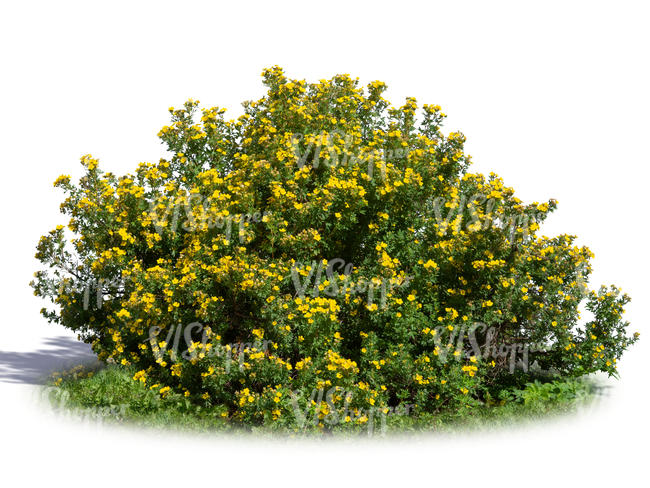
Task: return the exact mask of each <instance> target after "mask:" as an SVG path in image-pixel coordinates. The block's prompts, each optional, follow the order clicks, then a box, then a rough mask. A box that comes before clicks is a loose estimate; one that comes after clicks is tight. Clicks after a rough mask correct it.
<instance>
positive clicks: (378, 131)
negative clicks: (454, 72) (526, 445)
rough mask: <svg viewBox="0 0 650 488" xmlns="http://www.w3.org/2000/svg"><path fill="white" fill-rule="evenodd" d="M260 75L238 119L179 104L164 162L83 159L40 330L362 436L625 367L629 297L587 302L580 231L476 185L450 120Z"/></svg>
mask: <svg viewBox="0 0 650 488" xmlns="http://www.w3.org/2000/svg"><path fill="white" fill-rule="evenodd" d="M263 79H264V84H265V85H266V86H267V87H268V92H267V94H266V95H265V96H264V97H263V98H262V99H260V100H258V101H254V102H246V103H244V104H243V106H244V114H243V115H242V116H240V117H238V118H237V119H236V120H227V119H225V118H224V112H225V110H224V109H220V108H218V107H213V108H206V109H201V110H200V111H199V105H198V102H196V101H192V100H190V101H188V102H187V103H185V105H184V106H183V108H180V109H174V108H170V109H169V110H170V113H171V119H172V121H171V124H170V125H169V126H165V127H163V128H162V130H161V131H160V134H159V136H160V138H161V139H162V141H163V142H164V143H165V144H166V146H167V148H168V149H169V152H170V156H169V158H168V159H161V160H160V161H159V162H158V163H155V164H152V163H141V164H140V165H139V166H138V167H137V169H136V170H135V172H134V173H133V174H127V175H125V176H121V177H118V176H116V175H114V174H112V173H105V172H103V171H101V170H100V168H99V165H98V161H97V160H96V159H95V158H93V157H92V156H90V155H86V156H84V157H82V159H81V163H82V165H83V167H84V168H85V174H84V176H83V177H82V178H81V179H80V180H79V182H78V183H77V184H75V183H73V182H72V181H71V178H70V177H68V176H61V177H59V178H58V179H57V180H56V182H55V186H57V187H60V188H62V189H63V190H64V191H65V193H66V198H65V200H64V202H63V203H62V205H61V210H62V212H63V213H64V214H66V215H68V216H69V217H70V220H69V222H68V224H67V230H68V231H69V234H67V233H66V229H64V227H63V226H58V227H57V228H56V229H54V230H52V231H50V232H49V233H48V234H47V235H45V236H44V237H42V238H41V241H40V242H39V244H38V252H37V254H36V256H37V258H38V259H39V260H40V261H41V262H42V263H43V264H44V265H45V269H44V270H43V271H39V272H37V273H36V274H35V279H34V280H33V282H32V286H33V287H34V290H35V293H36V294H37V295H40V296H47V297H51V298H52V299H53V302H54V304H55V309H53V310H45V309H44V310H43V314H44V315H45V317H47V318H48V319H49V320H50V321H52V322H56V323H60V324H62V325H63V326H65V327H68V328H70V329H72V330H74V331H75V332H77V333H78V334H79V336H80V338H81V339H82V340H83V341H85V342H88V343H89V344H91V345H92V348H93V350H94V351H95V352H96V353H97V355H98V357H99V359H100V360H102V361H106V362H109V363H112V362H115V363H121V364H123V365H125V366H128V367H130V368H135V370H137V373H136V374H135V375H134V377H133V380H134V381H138V382H141V383H142V384H145V385H147V386H148V387H149V388H151V389H152V390H154V391H157V392H158V393H159V394H160V395H162V396H163V397H170V396H175V395H176V396H178V397H179V398H183V397H186V398H187V400H188V401H191V402H194V403H195V404H198V405H204V406H206V407H214V408H216V409H217V410H218V411H219V412H220V415H222V416H223V417H224V418H227V419H229V420H230V421H232V422H235V423H243V424H248V425H256V424H257V425H259V424H267V425H270V426H278V427H289V428H294V429H299V428H304V429H311V428H314V429H323V428H331V429H344V428H352V429H355V428H357V429H358V428H363V425H364V424H365V423H367V422H372V416H373V415H386V414H387V413H391V412H393V413H394V412H397V410H396V409H398V408H401V407H404V406H405V405H406V406H407V407H406V408H403V409H401V410H399V411H400V412H407V414H408V415H416V416H417V415H418V414H419V413H426V414H432V413H436V412H439V411H442V410H445V409H461V408H471V407H472V406H474V405H476V404H477V402H480V401H484V400H485V399H486V398H487V397H494V396H497V397H498V395H499V393H500V392H502V391H504V390H506V389H507V388H510V387H515V386H521V385H523V384H525V383H526V382H528V381H531V380H533V379H535V378H538V377H539V378H543V377H545V376H546V377H548V376H554V375H555V376H557V375H559V376H572V377H577V376H581V375H585V374H589V373H592V372H595V371H604V372H607V373H609V374H610V375H614V374H615V373H616V362H617V360H618V359H619V358H620V357H621V354H622V353H623V351H624V350H625V349H626V348H627V347H628V346H629V345H630V344H632V343H634V342H635V341H636V339H637V335H634V336H627V335H626V333H625V329H626V326H627V323H625V322H623V321H622V318H621V317H622V314H623V306H624V305H625V304H626V302H627V301H628V300H629V299H628V297H627V296H626V295H624V294H621V293H620V291H619V290H618V289H617V288H615V287H611V288H604V287H603V288H600V289H599V290H598V291H589V290H588V289H587V286H586V283H587V279H588V276H589V273H590V270H591V268H590V264H589V259H590V257H591V256H592V254H591V252H590V251H589V249H587V248H586V247H577V246H575V245H574V244H573V242H574V239H575V238H574V236H569V235H561V236H558V237H552V238H549V237H544V236H540V235H538V230H539V226H540V224H541V223H542V222H543V221H544V219H545V218H546V217H547V215H548V214H549V213H550V212H551V211H552V210H553V209H555V208H556V202H555V201H554V200H550V201H548V202H545V203H537V202H533V203H523V202H522V201H521V200H519V199H518V198H516V197H515V196H514V191H513V190H512V189H511V188H509V187H507V186H505V185H504V183H503V181H502V180H501V179H500V178H498V177H497V176H496V175H494V174H491V175H489V177H485V176H483V175H481V174H476V173H471V172H469V167H470V157H469V156H468V155H467V154H465V152H464V150H463V144H464V141H465V138H464V136H463V135H462V134H461V133H458V132H452V133H449V134H448V135H445V134H444V133H443V132H442V130H441V124H442V122H443V119H444V117H445V115H444V114H443V113H442V112H441V109H440V107H438V106H434V105H423V106H422V107H421V109H420V110H418V107H417V104H416V101H415V99H412V98H408V99H407V100H406V103H405V104H404V105H403V106H401V107H398V108H396V107H393V106H391V105H390V104H389V103H388V102H387V101H386V100H385V99H384V98H383V97H382V93H383V91H384V90H385V85H384V84H383V83H381V82H372V83H370V84H369V85H368V86H367V87H365V89H364V88H363V87H360V86H359V83H358V81H357V80H355V79H353V78H350V77H349V76H348V75H339V76H335V77H334V78H332V79H331V80H321V81H320V82H318V83H313V84H312V83H306V82H305V81H300V80H290V79H288V78H287V77H285V75H284V74H283V71H282V70H281V69H280V68H277V67H274V68H271V69H267V70H265V71H264V73H263ZM199 115H200V117H199ZM68 236H69V237H68ZM583 301H585V303H586V308H587V309H588V310H589V312H590V313H591V315H592V316H593V317H591V319H590V320H589V321H587V322H586V323H583V324H579V323H578V320H579V318H580V313H579V309H578V307H579V305H580V303H581V302H583ZM181 343H185V346H187V347H186V348H185V347H183V349H184V350H181V348H179V346H180V345H181ZM504 351H506V353H505V354H504ZM312 418H313V419H314V421H313V422H312V421H311V419H312Z"/></svg>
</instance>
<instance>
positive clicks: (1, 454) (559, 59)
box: [0, 0, 650, 486]
mask: <svg viewBox="0 0 650 488" xmlns="http://www.w3.org/2000/svg"><path fill="white" fill-rule="evenodd" d="M647 22H648V12H646V11H645V9H644V5H643V3H642V2H639V3H633V2H621V1H617V2H607V3H605V2H598V1H591V2H568V1H563V2H553V1H545V2H537V3H535V4H533V3H532V2H521V1H520V2H451V1H445V2H422V3H417V2H407V1H400V2H386V3H381V2H354V1H352V0H348V1H346V2H338V1H323V2H318V3H316V2H307V1H303V2H273V1H267V2H260V3H253V2H227V4H224V5H219V4H218V3H217V2H214V3H208V2H206V3H199V2H196V3H195V2H188V1H184V2H174V3H165V2H160V1H159V2H152V3H144V2H142V3H136V2H125V3H122V2H117V1H111V2H106V3H103V4H100V3H91V2H79V3H71V2H42V3H39V2H28V1H27V2H2V7H1V13H0V41H1V44H0V46H1V47H0V50H1V61H0V73H1V74H0V101H1V105H0V107H1V109H2V116H1V117H0V124H1V125H2V127H1V130H0V137H1V141H2V144H1V149H0V157H1V161H2V187H3V188H2V190H3V191H2V192H1V193H0V195H1V198H2V210H3V213H2V223H3V227H2V237H3V238H2V240H1V246H2V253H1V254H0V256H2V265H3V267H2V271H3V276H2V278H3V279H2V280H1V281H0V283H1V286H2V291H1V294H0V299H1V300H2V302H1V305H2V317H3V319H2V322H1V325H0V468H1V469H0V476H1V477H2V478H1V479H2V485H3V486H12V482H13V483H16V482H20V485H24V484H26V482H27V480H30V479H36V480H42V481H45V480H47V482H48V483H53V484H55V485H62V486H82V485H89V484H99V485H100V486H103V485H105V484H113V485H118V484H119V486H132V485H134V484H135V482H138V483H164V484H165V485H166V484H171V480H174V481H176V482H180V483H186V484H190V483H191V484H192V485H194V484H196V483H207V484H208V485H209V486H218V485H220V484H222V483H223V482H225V481H227V480H229V481H231V482H236V483H239V484H240V486H248V485H253V484H254V485H256V486H266V485H271V486H290V485H292V484H296V483H299V484H301V485H306V486H312V485H316V486H319V485H322V484H327V485H328V486H338V485H339V484H343V483H345V485H349V484H351V483H352V482H361V483H364V484H368V485H371V484H373V483H379V484H381V485H384V486H389V485H405V484H407V485H408V484H413V483H427V485H438V484H442V483H445V484H449V485H451V484H453V485H455V486H466V485H481V486H496V485H499V486H511V485H518V486H525V485H533V486H537V485H547V484H549V483H550V482H551V481H552V482H553V483H558V484H559V485H560V486H568V485H569V482H579V483H580V485H582V484H584V485H586V486H589V485H591V486H605V485H607V486H642V485H643V484H644V483H647V456H648V447H647V446H648V440H647V435H648V413H647V411H648V403H647V401H648V386H649V383H648V379H647V378H648V377H647V370H648V357H649V352H650V351H649V349H650V338H649V337H644V335H647V334H644V332H645V331H647V330H648V327H647V317H648V314H647V306H646V303H647V299H648V288H649V287H648V284H647V274H648V264H647V242H648V241H647V234H648V231H647V229H648V227H649V225H650V223H649V222H648V215H647V209H648V179H647V177H648V162H649V161H648V159H649V156H648V143H647V141H648V135H647V134H648V129H649V126H650V124H649V122H648V114H649V111H650V103H649V102H650V97H649V95H648V87H649V86H650V79H649V76H648V69H647V67H648V59H647V58H648V53H647V51H648V47H649V46H650V35H649V34H648V27H647ZM275 64H278V65H281V66H283V67H284V68H285V70H286V72H287V75H288V76H290V77H295V78H300V79H302V78H305V79H307V80H308V81H316V80H318V79H321V78H329V77H331V76H332V75H334V74H336V73H350V74H352V75H353V76H358V77H359V78H360V81H361V82H363V83H364V84H365V83H367V82H369V81H372V80H376V79H379V80H382V81H385V82H387V83H388V85H389V92H388V94H387V98H389V99H391V100H392V101H393V103H395V104H401V103H402V102H403V99H404V97H405V96H415V97H416V98H417V99H418V101H419V102H420V103H434V104H439V105H441V106H442V107H443V110H444V111H445V112H446V113H448V114H449V118H448V122H447V124H446V129H447V130H448V131H450V130H457V129H459V130H461V131H462V132H463V133H464V134H465V135H466V136H467V138H468V144H467V148H468V151H469V153H470V154H472V156H473V158H474V161H475V167H474V170H476V171H483V172H490V171H495V172H496V173H497V174H499V175H501V176H502V177H504V179H505V182H506V184H507V185H510V186H513V187H515V189H517V191H518V196H519V197H520V198H522V199H524V200H527V201H531V200H538V201H544V200H546V199H548V198H551V197H554V198H557V199H558V200H559V203H560V206H559V209H558V210H557V211H556V213H555V214H553V215H552V216H551V217H550V219H549V221H548V222H547V224H545V226H544V227H543V228H542V231H543V233H544V234H546V235H554V234H557V233H559V232H568V233H571V234H577V235H578V236H579V237H580V239H579V243H581V244H587V245H589V246H590V248H591V249H592V250H593V251H594V252H595V254H596V257H595V260H594V263H593V264H594V269H595V272H594V275H593V280H592V283H591V284H592V286H598V285H600V284H601V283H607V284H608V283H615V284H617V285H619V286H621V287H622V288H623V289H624V291H626V292H628V293H629V294H630V295H631V296H632V298H633V301H632V303H631V304H630V305H629V307H628V313H627V319H628V320H629V321H630V322H632V327H631V329H632V330H637V331H640V332H641V333H642V335H641V341H640V342H639V343H638V344H637V345H636V346H635V347H634V348H633V349H632V350H630V351H629V352H628V353H627V354H626V355H625V356H624V358H623V361H622V362H621V363H620V368H619V369H620V372H621V374H622V379H621V380H620V381H618V382H614V383H613V384H614V390H613V392H612V394H611V396H610V397H609V399H607V400H606V401H604V403H603V404H602V405H601V406H600V407H598V408H596V409H591V410H589V411H588V412H585V413H584V414H582V415H581V416H579V417H577V418H569V419H565V420H562V421H560V422H554V423H549V424H541V425H539V426H537V427H535V428H527V429H523V430H508V431H501V432H499V433H495V434H490V435H486V434H483V435H474V436H459V437H457V438H454V439H447V438H430V437H425V438H423V439H418V440H413V439H411V440H405V441H400V442H398V441H384V442H378V441H376V440H375V441H373V442H366V443H363V444H349V443H348V444H346V445H340V444H332V443H327V444H325V445H323V444H318V443H304V442H303V443H286V444H277V443H271V444H269V443H259V442H258V443H255V442H252V441H235V440H232V439H214V438H211V439H201V440H198V439H195V438H183V437H178V436H172V435H171V434H152V433H150V432H132V431H124V430H119V429H118V430H116V429H109V428H105V427H104V428H103V427H98V426H95V425H92V424H91V425H79V424H77V423H75V422H71V421H70V422H68V421H66V420H62V419H60V418H57V417H54V416H52V415H51V414H49V413H48V412H47V410H44V409H42V408H40V407H38V406H37V405H36V404H35V401H34V395H35V393H34V391H35V390H34V386H33V383H35V382H36V379H37V377H38V376H39V375H40V374H41V373H42V372H43V371H44V370H47V369H48V368H55V367H58V366H60V365H61V364H59V363H62V362H63V361H64V360H65V361H68V362H70V361H72V362H74V361H75V360H77V359H79V358H82V357H83V356H84V355H85V354H86V353H85V352H84V351H85V350H84V349H80V348H78V347H77V348H75V347H72V346H70V344H73V343H72V342H71V341H69V340H68V339H67V337H69V336H70V334H69V333H68V332H67V331H65V330H64V329H62V328H57V327H55V326H51V325H48V324H46V323H45V321H44V320H43V319H42V318H41V317H40V315H39V313H38V310H39V309H40V307H41V306H42V304H41V303H40V302H39V301H38V300H37V299H36V298H35V297H33V296H32V295H31V289H30V288H29V287H28V286H27V283H28V282H29V280H30V279H31V274H32V273H33V271H35V270H36V269H37V263H36V261H35V260H34V258H33V254H34V246H35V244H36V242H37V241H38V237H39V236H40V235H41V234H44V233H45V232H47V231H48V230H49V229H51V228H53V227H54V226H55V225H57V224H59V223H65V222H66V220H65V219H64V217H63V216H60V215H59V214H58V204H59V203H60V201H61V194H60V193H59V191H58V190H55V189H54V188H53V187H52V182H53V180H54V179H55V178H56V177H57V176H58V175H59V174H62V173H67V174H72V175H73V176H78V175H79V173H80V165H79V162H78V161H79V157H80V156H81V155H82V154H86V153H92V154H93V155H94V156H95V157H98V158H99V159H100V164H101V165H102V167H103V168H104V169H105V170H111V171H114V172H117V173H120V172H126V171H131V170H132V169H133V168H135V165H136V164H137V163H138V162H141V161H155V160H157V159H158V158H159V157H160V156H161V155H162V154H163V153H162V146H161V145H160V144H159V141H158V139H157V137H156V134H157V132H158V130H159V129H160V127H162V125H164V124H166V123H167V121H168V113H167V107H168V106H170V105H175V106H180V105H181V104H182V102H183V101H184V100H186V99H187V98H190V97H193V98H195V99H199V100H201V102H202V104H204V105H208V106H212V105H219V106H221V107H226V108H228V110H229V112H230V113H231V115H233V116H235V115H237V114H239V113H240V106H239V104H240V102H241V101H243V100H247V99H256V98H259V97H260V96H261V95H262V94H263V87H262V85H261V78H260V76H259V75H260V72H261V71H262V69H263V68H264V67H269V66H272V65H275ZM646 486H647V485H646Z"/></svg>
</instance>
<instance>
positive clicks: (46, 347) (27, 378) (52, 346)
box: [0, 336, 97, 385]
mask: <svg viewBox="0 0 650 488" xmlns="http://www.w3.org/2000/svg"><path fill="white" fill-rule="evenodd" d="M96 361H97V359H96V356H95V354H94V353H93V352H92V350H91V349H90V346H89V345H88V344H84V343H83V342H79V341H78V340H76V339H75V338H73V337H65V336H59V337H53V338H49V339H47V340H45V342H44V343H43V345H42V347H41V348H40V349H38V350H36V351H31V352H11V351H0V383H23V384H31V385H42V384H43V383H45V381H46V380H47V378H48V376H49V375H50V373H52V372H53V371H62V370H65V369H70V368H72V367H73V366H77V365H79V364H93V363H95V362H96Z"/></svg>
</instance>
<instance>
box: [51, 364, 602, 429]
mask: <svg viewBox="0 0 650 488" xmlns="http://www.w3.org/2000/svg"><path fill="white" fill-rule="evenodd" d="M133 373H134V372H133V371H131V369H129V368H125V367H121V366H115V365H113V366H108V367H99V366H97V367H93V368H87V367H82V366H78V367H76V368H74V369H73V370H71V371H69V372H67V373H64V374H55V376H54V379H53V380H52V382H51V383H50V384H49V385H48V387H47V388H45V390H44V395H45V398H46V399H47V401H48V402H49V403H50V404H51V405H52V407H53V408H55V409H56V410H57V411H59V412H61V413H65V414H68V415H74V416H77V417H80V418H86V419H92V420H97V421H100V422H109V423H115V424H122V425H130V426H138V427H145V428H155V429H173V430H180V431H190V432H195V433H196V432H201V433H217V432H219V433H223V432H231V433H241V432H247V431H248V432H253V433H255V434H260V435H266V434H273V435H275V434H278V433H280V434H289V435H290V436H296V435H304V434H303V433H301V432H298V433H296V432H293V431H287V430H284V431H283V430H279V431H278V430H273V431H271V430H270V429H269V428H264V427H261V428H253V429H244V428H242V427H238V426H234V425H233V424H232V423H229V422H228V421H227V418H225V416H224V415H225V414H224V411H223V409H219V408H216V407H215V408H204V407H201V406H198V405H195V404H192V403H191V402H189V401H188V400H187V399H185V398H181V399H179V397H178V396H175V397H171V396H170V397H168V398H161V396H160V395H159V394H158V393H157V392H154V391H151V390H149V389H148V388H147V387H146V386H144V385H142V384H141V383H140V382H138V381H133V379H132V377H133ZM601 390H602V387H601V386H599V385H598V384H597V383H596V382H595V380H593V379H581V380H576V379H570V380H556V381H553V382H547V383H540V382H534V383H529V384H528V385H527V386H526V387H525V388H524V389H513V390H510V391H508V392H507V393H506V394H505V395H503V394H502V395H501V398H500V399H499V400H488V401H486V402H485V403H483V404H481V405H480V406H478V407H473V408H467V409H465V410H463V411H447V412H442V413H435V414H431V413H422V412H420V413H419V414H418V415H417V416H405V415H394V416H387V417H386V423H385V426H384V427H380V424H379V420H378V421H377V425H376V426H375V427H374V428H373V430H369V429H368V428H365V429H358V430H356V431H354V432H352V433H350V432H345V433H344V432H340V431H336V432H335V435H336V436H341V435H343V436H346V437H347V436H358V435H359V434H368V433H369V432H370V433H375V432H377V433H381V434H385V433H388V434H404V433H426V432H445V433H452V432H459V431H466V430H484V429H491V428H498V427H506V426H512V425H517V424H522V423H531V422H537V421H540V420H544V419H548V418H552V417H557V416H559V415H563V414H571V413H575V412H576V411H577V410H578V409H579V408H580V407H581V406H583V405H586V404H587V403H589V402H591V401H593V400H594V399H595V398H597V396H598V393H599V392H600V391H601ZM308 435H309V434H308Z"/></svg>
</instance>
